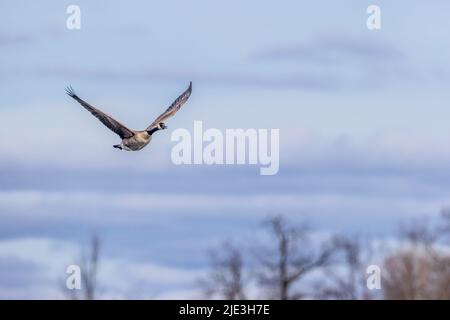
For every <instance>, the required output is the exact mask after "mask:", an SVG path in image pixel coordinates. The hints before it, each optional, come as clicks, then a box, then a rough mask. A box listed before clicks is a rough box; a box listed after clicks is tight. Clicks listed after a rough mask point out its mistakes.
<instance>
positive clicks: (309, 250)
mask: <svg viewBox="0 0 450 320" xmlns="http://www.w3.org/2000/svg"><path fill="white" fill-rule="evenodd" d="M266 225H267V226H268V228H269V231H270V234H271V236H272V237H273V243H275V248H270V247H267V246H265V247H260V248H258V249H257V254H256V257H257V262H258V267H257V277H258V282H259V284H260V285H262V286H263V287H265V288H267V289H268V290H269V292H271V298H275V299H280V300H288V299H300V298H302V297H304V296H305V293H304V292H300V291H298V290H297V291H295V292H294V285H295V284H297V283H298V282H299V280H301V279H302V278H304V277H305V276H306V275H307V274H309V273H311V272H312V271H315V270H318V269H320V268H321V267H324V266H325V265H327V264H328V263H329V262H330V260H331V256H332V253H333V248H332V247H331V246H316V245H312V244H311V243H310V241H309V240H310V239H309V228H308V227H307V226H306V225H302V226H299V227H293V226H289V225H288V223H287V222H286V221H285V220H284V218H283V217H281V216H276V217H273V218H272V219H270V220H269V221H268V222H267V223H266Z"/></svg>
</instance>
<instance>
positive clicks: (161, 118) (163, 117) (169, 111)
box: [146, 81, 192, 131]
mask: <svg viewBox="0 0 450 320" xmlns="http://www.w3.org/2000/svg"><path fill="white" fill-rule="evenodd" d="M191 92H192V81H191V82H190V83H189V87H188V88H187V89H186V91H184V92H183V93H182V94H181V95H180V96H179V97H178V98H177V99H176V100H175V101H174V102H173V103H172V104H171V105H170V107H169V108H167V110H166V111H164V113H162V114H161V115H160V116H159V117H158V118H156V120H155V121H153V123H152V124H151V125H149V126H148V127H147V129H146V130H147V131H149V130H151V129H153V128H155V127H156V126H158V124H159V123H161V122H164V121H165V120H167V119H168V118H170V117H172V116H173V115H174V114H175V113H177V111H178V110H180V108H181V106H182V105H183V104H185V103H186V101H187V100H188V99H189V97H190V96H191Z"/></svg>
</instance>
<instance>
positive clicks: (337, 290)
mask: <svg viewBox="0 0 450 320" xmlns="http://www.w3.org/2000/svg"><path fill="white" fill-rule="evenodd" d="M333 245H334V248H335V257H336V260H335V264H334V265H333V266H330V267H327V268H326V269H325V273H326V279H327V280H328V281H323V280H322V281H320V282H319V283H318V284H317V285H316V292H317V293H316V297H317V298H320V299H340V300H357V299H364V300H367V299H371V298H372V297H371V295H370V294H369V292H368V290H367V286H366V268H367V266H368V265H369V263H368V262H369V260H370V257H371V249H370V247H369V246H368V245H366V246H364V244H363V242H362V241H361V239H360V238H358V237H356V236H355V237H347V236H337V237H335V238H334V239H333Z"/></svg>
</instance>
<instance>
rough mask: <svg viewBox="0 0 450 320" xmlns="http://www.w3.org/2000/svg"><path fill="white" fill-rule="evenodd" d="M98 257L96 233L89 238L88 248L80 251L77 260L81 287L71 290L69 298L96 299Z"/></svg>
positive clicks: (98, 243)
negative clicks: (78, 259) (78, 260)
mask: <svg viewBox="0 0 450 320" xmlns="http://www.w3.org/2000/svg"><path fill="white" fill-rule="evenodd" d="M99 258H100V239H99V237H98V236H97V235H93V236H92V237H91V239H90V243H89V250H88V251H83V252H82V254H81V259H80V262H79V266H80V270H81V289H80V290H71V291H70V292H69V295H68V296H69V298H70V299H74V300H78V299H84V300H94V299H96V297H97V289H98V285H97V284H98V283H97V275H98V266H99ZM65 292H67V289H65Z"/></svg>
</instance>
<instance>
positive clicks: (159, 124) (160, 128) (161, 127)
mask: <svg viewBox="0 0 450 320" xmlns="http://www.w3.org/2000/svg"><path fill="white" fill-rule="evenodd" d="M158 129H159V130H164V129H167V126H166V124H165V123H164V122H160V123H158Z"/></svg>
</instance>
